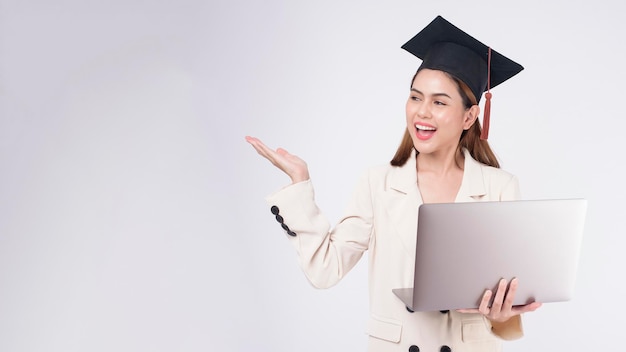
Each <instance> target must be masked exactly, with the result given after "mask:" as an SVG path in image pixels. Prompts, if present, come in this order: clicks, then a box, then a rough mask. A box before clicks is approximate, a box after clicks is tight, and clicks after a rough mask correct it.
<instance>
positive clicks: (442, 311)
mask: <svg viewBox="0 0 626 352" xmlns="http://www.w3.org/2000/svg"><path fill="white" fill-rule="evenodd" d="M448 312H449V310H440V311H439V313H441V314H448Z"/></svg>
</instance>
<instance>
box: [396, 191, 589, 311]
mask: <svg viewBox="0 0 626 352" xmlns="http://www.w3.org/2000/svg"><path fill="white" fill-rule="evenodd" d="M586 211H587V201H586V200H585V199H559V200H520V201H503V202H473V203H439V204H423V205H421V206H420V208H419V214H418V229H417V246H416V250H415V277H414V287H411V288H406V287H404V288H397V289H393V293H395V295H396V296H398V297H399V298H400V299H401V300H402V301H403V302H404V304H405V305H406V306H407V307H408V308H410V309H411V310H413V311H435V310H448V309H461V308H477V307H478V305H479V304H480V301H481V299H482V296H483V294H484V292H485V290H486V289H492V290H494V291H493V292H494V296H495V289H496V288H497V285H498V281H499V280H500V279H501V278H504V279H507V280H509V281H510V280H511V279H513V278H518V280H519V286H518V289H517V293H516V295H515V301H514V305H523V304H527V303H531V302H533V301H537V302H541V303H548V302H562V301H568V300H570V299H571V298H572V295H573V291H574V285H575V280H576V275H577V268H578V257H579V252H580V245H581V241H582V235H583V227H584V222H585V215H586Z"/></svg>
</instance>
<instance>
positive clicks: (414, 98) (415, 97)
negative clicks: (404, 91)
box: [410, 95, 422, 101]
mask: <svg viewBox="0 0 626 352" xmlns="http://www.w3.org/2000/svg"><path fill="white" fill-rule="evenodd" d="M410 99H411V100H413V101H421V100H422V99H421V98H420V97H418V96H416V95H411V97H410Z"/></svg>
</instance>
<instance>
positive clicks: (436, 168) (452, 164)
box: [417, 148, 464, 175]
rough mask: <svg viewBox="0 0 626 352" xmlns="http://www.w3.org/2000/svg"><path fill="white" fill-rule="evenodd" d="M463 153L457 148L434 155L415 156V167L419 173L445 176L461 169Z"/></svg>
mask: <svg viewBox="0 0 626 352" xmlns="http://www.w3.org/2000/svg"><path fill="white" fill-rule="evenodd" d="M463 160H464V156H463V153H462V152H461V151H460V150H458V149H457V148H455V149H452V150H448V151H440V152H435V153H429V154H423V153H419V154H418V155H417V165H418V170H419V171H420V172H422V171H423V172H429V173H434V174H437V175H446V174H449V173H451V172H454V171H458V170H462V169H463Z"/></svg>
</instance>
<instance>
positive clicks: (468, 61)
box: [402, 16, 524, 139]
mask: <svg viewBox="0 0 626 352" xmlns="http://www.w3.org/2000/svg"><path fill="white" fill-rule="evenodd" d="M402 49H405V50H406V51H408V52H410V53H411V54H413V55H415V56H417V57H418V58H420V59H422V60H423V61H422V65H421V66H420V68H429V69H433V70H440V71H444V72H447V73H449V74H451V75H453V76H454V77H456V78H458V79H460V80H461V81H463V82H464V83H465V84H467V85H468V86H469V88H470V89H471V90H472V92H473V93H474V96H475V97H476V100H477V101H480V97H481V96H482V93H483V92H484V91H489V89H490V88H493V87H495V86H497V85H498V84H500V83H502V82H504V81H506V80H507V79H509V78H511V77H513V76H515V75H516V74H518V73H519V72H520V71H521V70H523V69H524V68H523V67H522V65H520V64H518V63H516V62H515V61H513V60H511V59H508V58H507V57H505V56H503V55H502V54H500V53H498V52H496V51H495V50H492V49H491V48H490V47H488V46H487V45H485V44H483V43H481V42H480V41H478V40H476V39H475V38H474V37H472V36H470V35H469V34H467V33H465V32H463V31H462V30H460V29H459V28H457V27H456V26H454V25H453V24H452V23H450V22H448V21H446V20H445V19H444V18H443V17H441V16H437V17H436V18H435V19H434V20H433V21H432V22H431V23H430V24H428V26H426V27H425V28H424V29H422V30H421V31H420V32H419V33H417V34H416V35H415V36H414V37H413V38H411V40H409V41H408V42H406V43H405V44H404V45H402ZM486 98H487V102H486V103H485V117H484V119H483V137H481V138H483V139H487V136H488V133H489V113H490V108H491V106H490V98H491V93H490V92H489V93H487V95H486Z"/></svg>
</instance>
